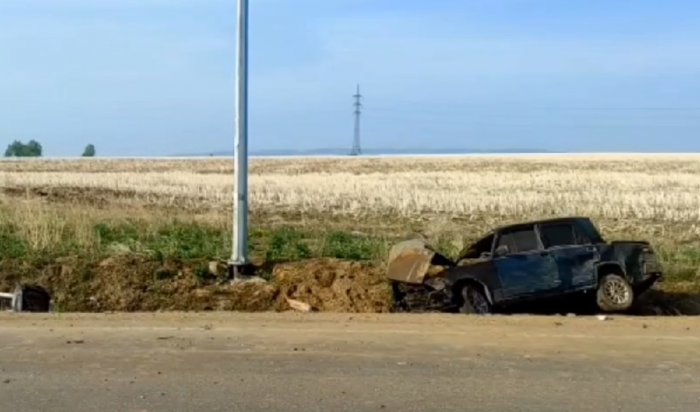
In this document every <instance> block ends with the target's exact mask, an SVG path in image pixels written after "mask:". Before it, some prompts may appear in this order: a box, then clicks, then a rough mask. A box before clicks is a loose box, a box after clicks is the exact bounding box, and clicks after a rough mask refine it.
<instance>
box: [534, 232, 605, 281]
mask: <svg viewBox="0 0 700 412" xmlns="http://www.w3.org/2000/svg"><path fill="white" fill-rule="evenodd" d="M538 231H539V234H540V238H541V241H542V245H543V246H544V248H545V249H546V250H547V251H548V252H549V253H550V255H551V256H552V257H553V258H554V261H555V262H556V264H557V269H558V270H559V278H560V279H561V287H560V289H561V291H562V292H568V291H574V290H578V289H583V288H586V287H588V286H591V285H594V284H595V283H596V266H597V263H598V262H599V260H600V256H599V253H598V249H597V248H596V247H595V246H594V245H593V244H591V242H590V241H589V240H588V239H587V238H586V237H585V235H583V234H582V233H581V232H580V231H579V230H577V228H576V225H575V224H574V223H573V222H562V223H547V224H542V225H539V230H538Z"/></svg>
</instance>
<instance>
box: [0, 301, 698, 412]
mask: <svg viewBox="0 0 700 412" xmlns="http://www.w3.org/2000/svg"><path fill="white" fill-rule="evenodd" d="M0 402H1V403H2V406H0V410H3V411H5V410H6V411H13V412H24V411H44V410H45V411H49V410H50V411H101V412H106V411H263V410H264V411H294V410H299V411H402V412H409V411H432V410H435V411H453V410H454V411H538V412H541V411H572V412H578V411H634V412H642V411H654V412H656V411H698V410H700V321H698V320H697V319H695V318H621V317H613V319H611V320H607V321H600V320H598V319H596V318H595V317H592V318H568V317H523V316H512V317H488V318H474V317H466V316H460V315H339V314H310V315H301V314H260V315H243V314H187V315H185V314H139V315H126V314H118V315H52V316H46V315H41V316H32V315H13V314H7V315H5V314H0Z"/></svg>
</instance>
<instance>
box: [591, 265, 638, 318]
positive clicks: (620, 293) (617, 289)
mask: <svg viewBox="0 0 700 412" xmlns="http://www.w3.org/2000/svg"><path fill="white" fill-rule="evenodd" d="M596 301H597V303H598V307H599V308H600V310H602V311H604V312H620V311H625V310H627V309H629V308H630V307H631V306H632V302H633V301H634V290H633V289H632V286H630V284H629V282H627V280H626V279H625V278H623V277H622V276H620V275H615V274H608V275H605V276H603V277H602V278H601V279H600V282H599V283H598V290H597V292H596Z"/></svg>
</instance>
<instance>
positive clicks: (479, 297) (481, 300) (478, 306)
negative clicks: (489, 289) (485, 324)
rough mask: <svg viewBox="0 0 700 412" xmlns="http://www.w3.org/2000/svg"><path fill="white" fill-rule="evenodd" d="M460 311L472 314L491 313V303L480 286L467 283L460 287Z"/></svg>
mask: <svg viewBox="0 0 700 412" xmlns="http://www.w3.org/2000/svg"><path fill="white" fill-rule="evenodd" d="M459 311H460V312H461V313H465V314H473V315H485V314H488V313H491V304H490V303H489V301H488V299H486V296H485V295H484V292H483V291H482V290H481V288H480V287H478V286H476V285H473V284H467V285H465V286H464V287H463V288H462V306H461V307H460V308H459Z"/></svg>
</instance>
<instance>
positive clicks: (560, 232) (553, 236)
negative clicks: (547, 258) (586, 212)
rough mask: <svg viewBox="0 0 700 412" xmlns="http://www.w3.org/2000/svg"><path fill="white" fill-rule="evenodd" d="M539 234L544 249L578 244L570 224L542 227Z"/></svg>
mask: <svg viewBox="0 0 700 412" xmlns="http://www.w3.org/2000/svg"><path fill="white" fill-rule="evenodd" d="M540 234H541V235H542V244H543V245H544V247H545V249H549V248H551V247H556V246H571V245H576V244H578V243H579V242H578V241H577V236H576V232H575V230H574V226H573V225H572V224H570V223H556V224H548V225H542V226H541V227H540Z"/></svg>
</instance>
